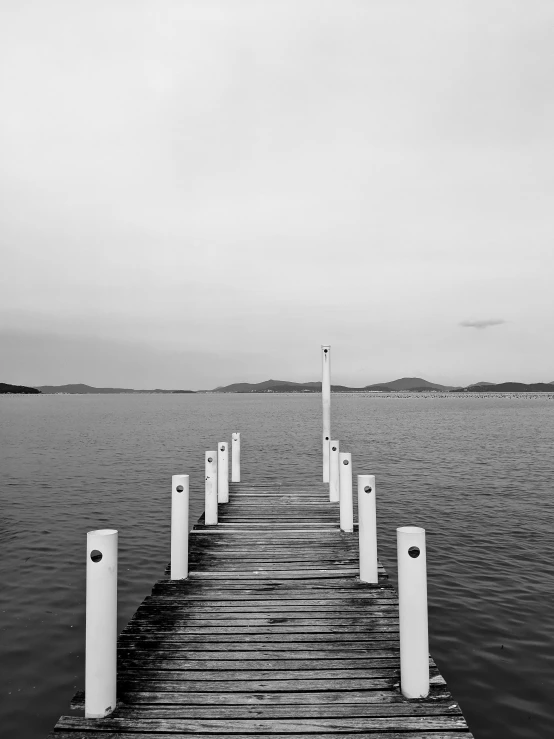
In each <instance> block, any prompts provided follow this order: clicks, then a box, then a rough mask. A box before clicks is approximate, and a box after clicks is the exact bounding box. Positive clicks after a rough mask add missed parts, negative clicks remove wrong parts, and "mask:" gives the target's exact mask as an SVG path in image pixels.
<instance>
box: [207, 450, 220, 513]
mask: <svg viewBox="0 0 554 739" xmlns="http://www.w3.org/2000/svg"><path fill="white" fill-rule="evenodd" d="M204 460H205V461H204V470H205V477H206V485H205V502H204V523H205V524H206V526H215V525H216V524H217V452H216V451H215V450H214V451H213V452H206V453H205V457H204Z"/></svg>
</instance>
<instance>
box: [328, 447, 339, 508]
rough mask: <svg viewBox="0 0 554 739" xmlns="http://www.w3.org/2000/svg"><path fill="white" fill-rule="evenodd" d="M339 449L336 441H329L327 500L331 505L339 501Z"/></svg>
mask: <svg viewBox="0 0 554 739" xmlns="http://www.w3.org/2000/svg"><path fill="white" fill-rule="evenodd" d="M339 449H340V446H339V442H338V440H336V441H331V446H330V447H329V500H330V502H331V503H338V502H339V500H340V495H339V491H340V484H339Z"/></svg>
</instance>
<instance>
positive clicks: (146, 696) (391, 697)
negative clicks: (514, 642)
mask: <svg viewBox="0 0 554 739" xmlns="http://www.w3.org/2000/svg"><path fill="white" fill-rule="evenodd" d="M443 700H448V701H451V702H452V696H451V695H450V693H449V691H448V690H447V689H446V688H445V687H444V686H435V687H432V688H431V693H430V695H429V697H428V698H426V699H425V702H434V701H443ZM404 702H405V699H404V698H403V697H402V695H401V693H400V691H398V690H338V691H329V690H328V691H320V692H305V691H300V692H297V693H293V692H289V693H272V692H271V693H213V692H211V691H210V692H207V691H202V692H200V693H195V692H190V691H189V692H178V693H172V692H169V691H163V692H159V693H156V692H151V691H139V690H137V691H133V690H128V691H126V692H125V693H123V694H122V695H121V696H120V698H119V699H118V705H123V704H124V705H137V704H138V705H140V704H145V705H159V704H162V705H164V704H166V705H182V706H213V705H226V706H237V705H256V706H282V705H287V706H296V705H318V704H321V703H324V704H331V703H333V704H339V705H351V704H353V703H361V704H363V705H366V704H368V703H404ZM84 704H85V693H84V691H79V692H78V693H76V695H75V696H74V698H73V700H72V701H71V707H72V708H83V707H84Z"/></svg>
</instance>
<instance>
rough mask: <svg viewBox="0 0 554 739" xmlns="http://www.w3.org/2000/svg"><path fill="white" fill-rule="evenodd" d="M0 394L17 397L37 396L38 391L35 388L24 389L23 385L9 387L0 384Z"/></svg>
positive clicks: (5, 384) (6, 384) (4, 383)
mask: <svg viewBox="0 0 554 739" xmlns="http://www.w3.org/2000/svg"><path fill="white" fill-rule="evenodd" d="M0 393H13V394H17V395H23V394H26V395H39V394H40V390H37V388H36V387H25V385H9V384H8V383H7V382H0Z"/></svg>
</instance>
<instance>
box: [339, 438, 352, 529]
mask: <svg viewBox="0 0 554 739" xmlns="http://www.w3.org/2000/svg"><path fill="white" fill-rule="evenodd" d="M339 470H340V471H339V496H340V501H339V510H340V528H341V531H349V532H350V531H354V511H353V506H352V455H351V454H350V452H339Z"/></svg>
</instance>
